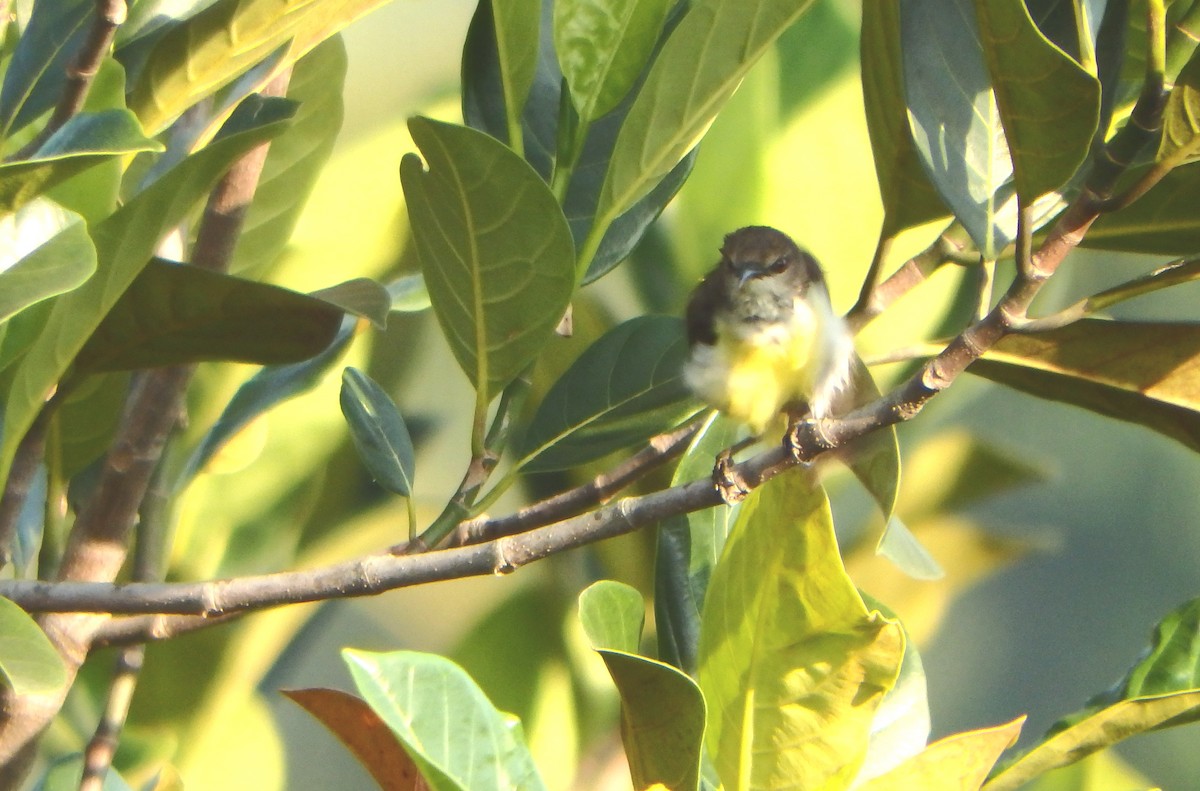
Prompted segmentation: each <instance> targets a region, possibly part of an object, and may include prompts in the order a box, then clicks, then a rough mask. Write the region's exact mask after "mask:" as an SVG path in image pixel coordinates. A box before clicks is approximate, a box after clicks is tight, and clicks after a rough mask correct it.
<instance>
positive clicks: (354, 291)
mask: <svg viewBox="0 0 1200 791" xmlns="http://www.w3.org/2000/svg"><path fill="white" fill-rule="evenodd" d="M309 296H310V297H313V298H315V299H319V300H321V301H322V302H327V303H329V304H330V305H334V306H336V307H338V308H340V309H341V310H342V311H343V312H345V313H350V314H353V315H355V316H361V317H362V318H364V319H367V320H368V321H370V322H371V323H372V324H374V325H375V326H376V327H378V328H379V329H381V330H382V329H384V328H385V327H387V317H388V313H390V312H391V311H392V310H393V309H394V308H393V307H392V296H391V295H390V294H389V293H388V291H387V289H386V288H384V287H383V286H381V285H380V284H379V283H376V282H375V281H374V280H372V279H371V278H369V277H356V278H354V279H353V280H347V281H346V282H345V283H338V284H337V285H336V286H330V287H329V288H322V289H320V290H319V291H314V292H312V293H311V294H309Z"/></svg>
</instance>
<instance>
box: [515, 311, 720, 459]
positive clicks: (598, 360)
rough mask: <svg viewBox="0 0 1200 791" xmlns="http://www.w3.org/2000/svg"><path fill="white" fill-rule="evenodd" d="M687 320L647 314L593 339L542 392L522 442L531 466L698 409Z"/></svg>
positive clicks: (626, 441) (628, 441)
mask: <svg viewBox="0 0 1200 791" xmlns="http://www.w3.org/2000/svg"><path fill="white" fill-rule="evenodd" d="M686 359H687V341H686V339H685V338H684V335H683V323H682V322H681V321H680V320H679V319H677V318H674V317H668V316H639V317H637V318H634V319H630V320H629V321H627V322H625V323H623V324H620V325H618V326H617V327H615V328H614V329H612V330H610V331H609V332H607V333H606V334H605V335H604V336H603V337H601V338H600V339H599V340H597V341H596V342H595V343H594V344H592V346H591V347H589V348H588V349H587V350H586V351H585V352H584V353H583V354H581V355H580V356H579V358H578V359H577V360H576V361H575V362H574V363H573V364H572V365H571V367H570V368H569V369H568V370H567V372H566V373H565V374H563V376H562V378H560V379H559V380H558V381H557V382H555V383H554V386H553V387H551V388H550V391H549V392H548V393H546V397H545V398H544V399H542V403H541V405H540V406H539V407H538V411H537V413H536V414H535V415H534V418H533V420H532V421H531V423H530V426H529V429H528V431H527V432H526V435H525V437H524V439H523V440H522V441H521V443H520V445H519V446H518V452H519V453H520V455H521V458H523V459H526V460H527V461H526V462H525V464H524V468H525V469H526V470H529V471H531V472H532V471H546V470H555V469H565V468H568V467H574V466H576V465H579V464H583V463H585V462H587V461H592V460H595V459H598V458H601V457H603V456H605V455H607V454H608V453H611V452H612V451H614V450H618V449H619V448H623V447H626V446H628V445H632V444H634V443H636V442H639V441H641V440H645V439H648V438H649V437H652V436H654V435H655V434H657V433H660V432H662V431H665V430H666V429H668V428H670V427H671V426H672V425H674V424H675V423H677V422H678V421H679V420H681V419H682V418H684V417H686V416H687V415H689V414H692V413H694V412H695V411H696V410H697V404H696V401H695V398H694V397H693V396H692V395H691V394H690V392H689V391H688V389H687V386H686V385H685V384H684V382H683V363H684V361H685V360H686Z"/></svg>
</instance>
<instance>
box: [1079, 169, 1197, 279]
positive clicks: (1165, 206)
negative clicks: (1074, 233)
mask: <svg viewBox="0 0 1200 791" xmlns="http://www.w3.org/2000/svg"><path fill="white" fill-rule="evenodd" d="M1144 172H1145V168H1140V169H1137V170H1134V171H1133V172H1132V173H1130V178H1131V179H1133V178H1137V177H1138V176H1140V175H1142V173H1144ZM1197 205H1200V163H1196V164H1192V165H1184V166H1182V167H1178V168H1175V169H1174V170H1172V171H1171V172H1170V173H1168V174H1167V175H1166V176H1165V177H1164V178H1163V180H1162V181H1160V182H1159V183H1158V184H1157V185H1156V186H1155V187H1154V189H1152V190H1150V191H1149V192H1148V193H1146V194H1145V195H1143V196H1142V197H1140V198H1138V199H1137V200H1136V201H1134V202H1133V203H1132V204H1130V205H1129V206H1126V207H1125V208H1123V209H1121V210H1120V211H1116V212H1110V213H1106V214H1102V215H1100V219H1098V220H1096V222H1095V223H1093V224H1092V227H1091V228H1090V229H1088V232H1087V235H1086V236H1084V237H1083V241H1082V242H1081V243H1080V244H1081V245H1082V246H1083V247H1092V248H1098V249H1102V250H1123V251H1128V252H1132V253H1157V254H1160V255H1168V256H1187V255H1195V254H1196V252H1197V251H1200V212H1197V211H1196V206H1197Z"/></svg>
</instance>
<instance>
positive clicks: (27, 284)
mask: <svg viewBox="0 0 1200 791" xmlns="http://www.w3.org/2000/svg"><path fill="white" fill-rule="evenodd" d="M39 207H40V208H39ZM28 209H30V211H24V212H20V213H18V214H16V215H14V216H12V217H9V218H3V219H0V228H3V226H4V225H10V224H15V225H17V226H18V227H17V228H14V229H11V230H10V233H11V234H12V235H11V236H9V238H10V239H14V238H17V237H19V235H20V228H19V226H20V225H21V223H22V221H23V219H28V220H30V221H33V222H37V221H38V220H39V219H40V217H41V216H42V215H41V212H42V211H44V210H49V211H55V210H54V209H53V208H51V207H50V205H49V204H45V205H41V204H39V206H30V207H28ZM57 212H58V213H60V214H63V215H65V216H64V220H65V222H66V223H67V224H66V227H64V228H63V229H62V230H61V231H59V232H58V233H56V234H55V235H54V236H52V237H50V239H49V240H47V241H46V242H43V243H42V244H40V245H39V246H37V247H36V248H34V249H33V250H32V251H30V252H29V253H27V254H25V255H24V256H23V257H21V258H20V260H18V261H17V262H16V263H15V264H13V265H12V266H10V267H8V268H7V269H5V270H4V271H3V272H0V322H3V321H7V320H8V319H9V318H11V317H12V316H13V315H14V314H16V313H18V312H20V311H22V310H24V309H25V308H27V307H29V306H30V305H33V304H35V303H37V302H41V301H42V300H43V299H47V298H49V297H53V296H55V295H57V294H62V293H64V292H67V291H70V290H71V289H73V288H76V287H77V286H79V285H80V284H81V283H83V282H84V281H85V280H87V279H88V277H89V276H90V275H91V274H92V272H94V271H96V249H95V248H94V247H93V246H92V240H91V237H89V236H88V232H87V226H86V225H85V224H84V222H83V219H82V218H81V217H80V216H79V215H77V214H69V213H67V212H63V211H62V210H61V209H59V210H57ZM35 214H37V215H38V216H37V217H35V216H33V215H35ZM37 224H39V225H40V224H41V223H40V222H37ZM6 230H9V229H6Z"/></svg>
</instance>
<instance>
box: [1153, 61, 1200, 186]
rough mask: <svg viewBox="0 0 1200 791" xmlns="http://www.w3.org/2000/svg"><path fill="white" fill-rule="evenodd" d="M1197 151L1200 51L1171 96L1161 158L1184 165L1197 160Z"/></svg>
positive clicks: (1199, 150)
mask: <svg viewBox="0 0 1200 791" xmlns="http://www.w3.org/2000/svg"><path fill="white" fill-rule="evenodd" d="M1197 155H1200V55H1193V56H1192V58H1191V59H1190V60H1189V61H1188V62H1187V65H1186V66H1184V67H1183V71H1181V72H1180V73H1179V77H1178V78H1177V79H1176V80H1175V86H1174V87H1173V88H1171V95H1170V96H1169V97H1167V107H1166V109H1165V110H1164V111H1163V132H1162V140H1161V142H1160V143H1159V145H1158V160H1159V161H1160V162H1166V163H1168V164H1171V165H1182V164H1184V163H1185V162H1193V161H1195V159H1196V157H1197Z"/></svg>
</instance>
